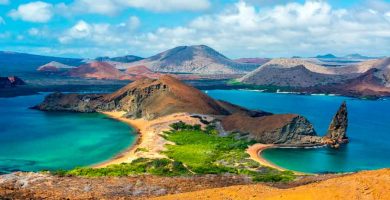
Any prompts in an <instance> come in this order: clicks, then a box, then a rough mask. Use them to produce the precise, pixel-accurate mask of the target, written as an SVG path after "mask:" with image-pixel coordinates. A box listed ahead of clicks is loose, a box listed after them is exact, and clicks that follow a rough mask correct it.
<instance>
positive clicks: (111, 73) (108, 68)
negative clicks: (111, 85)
mask: <svg viewBox="0 0 390 200" xmlns="http://www.w3.org/2000/svg"><path fill="white" fill-rule="evenodd" d="M67 75H69V76H72V77H80V78H95V79H111V80H120V79H127V76H126V75H125V74H124V73H123V72H121V71H120V70H118V69H117V68H115V67H114V66H112V65H110V64H108V63H106V62H91V63H88V64H84V65H81V66H79V67H76V68H72V69H71V70H70V71H69V72H68V73H67Z"/></svg>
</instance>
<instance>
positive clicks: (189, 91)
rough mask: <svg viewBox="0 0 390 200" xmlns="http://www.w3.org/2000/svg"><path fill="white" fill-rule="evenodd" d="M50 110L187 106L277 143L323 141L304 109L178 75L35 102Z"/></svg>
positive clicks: (154, 113)
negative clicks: (276, 110) (281, 107)
mask: <svg viewBox="0 0 390 200" xmlns="http://www.w3.org/2000/svg"><path fill="white" fill-rule="evenodd" d="M35 108H36V109H40V110H48V111H73V112H100V111H125V112H126V117H128V118H145V119H155V118H158V117H161V116H165V115H169V114H173V113H180V112H186V113H191V114H203V115H210V116H214V117H215V118H216V119H218V120H220V121H221V125H222V126H223V127H222V128H223V129H224V130H225V131H228V132H239V133H240V134H241V135H242V137H247V138H248V139H251V140H255V141H257V142H264V143H274V144H294V145H301V144H319V142H320V137H316V133H315V131H314V129H313V126H312V125H311V124H310V122H309V121H308V120H306V119H305V118H304V117H302V116H299V115H276V114H275V115H274V114H272V113H268V112H263V111H254V110H248V109H245V108H242V107H240V106H237V105H234V104H231V103H228V102H224V101H218V100H215V99H212V98H211V97H209V96H207V95H206V94H204V93H203V92H201V91H199V90H198V89H196V88H193V87H191V86H189V85H186V84H184V83H183V82H181V81H179V80H178V79H176V78H174V77H171V76H168V75H163V76H161V77H160V78H159V79H157V80H154V79H148V78H143V79H139V80H137V81H135V82H133V83H130V84H129V85H127V86H125V87H123V88H121V89H119V90H118V91H116V92H114V93H112V94H61V93H54V94H51V95H48V96H47V97H46V98H45V100H44V102H43V103H41V104H40V105H38V106H36V107H35Z"/></svg>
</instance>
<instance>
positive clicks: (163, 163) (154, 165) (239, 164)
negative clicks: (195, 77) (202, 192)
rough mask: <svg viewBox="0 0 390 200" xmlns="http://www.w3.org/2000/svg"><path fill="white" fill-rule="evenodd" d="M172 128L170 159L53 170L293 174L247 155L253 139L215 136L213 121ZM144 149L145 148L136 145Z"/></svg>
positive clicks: (284, 177) (258, 176)
mask: <svg viewBox="0 0 390 200" xmlns="http://www.w3.org/2000/svg"><path fill="white" fill-rule="evenodd" d="M171 128H172V130H171V131H167V132H164V134H163V135H162V136H163V137H164V138H165V139H167V140H169V141H171V142H174V143H175V145H167V150H166V151H164V152H163V153H164V154H165V155H166V156H167V157H168V158H169V159H146V158H140V159H137V160H134V161H133V162H132V163H123V164H116V165H110V166H108V167H105V168H97V169H94V168H75V169H73V170H69V171H64V170H61V171H56V172H52V173H53V174H56V175H60V176H64V175H74V176H87V177H97V176H128V175H137V174H153V175H159V176H182V175H192V174H222V173H231V174H241V175H248V176H250V177H252V180H254V181H262V182H276V181H290V180H293V179H294V178H295V176H294V174H293V173H292V172H290V171H286V172H280V171H278V170H275V169H272V168H269V167H262V166H260V165H259V164H258V163H257V162H256V161H253V160H252V159H250V158H249V155H248V154H247V153H246V152H245V150H246V148H247V147H248V146H249V145H252V144H254V142H252V141H247V140H242V139H236V138H235V135H230V136H226V137H221V136H218V132H217V131H216V130H215V126H214V125H213V124H209V125H207V126H206V127H205V129H204V130H203V129H202V128H201V126H200V125H188V124H185V123H183V122H177V123H174V124H172V125H171ZM137 150H138V151H145V150H146V149H140V148H139V149H137Z"/></svg>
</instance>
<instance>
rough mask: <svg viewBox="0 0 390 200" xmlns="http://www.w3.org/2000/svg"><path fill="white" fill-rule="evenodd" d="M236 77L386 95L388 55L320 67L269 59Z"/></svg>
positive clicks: (389, 91)
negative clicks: (339, 65) (353, 62)
mask: <svg viewBox="0 0 390 200" xmlns="http://www.w3.org/2000/svg"><path fill="white" fill-rule="evenodd" d="M238 80H239V81H240V82H243V83H246V84H252V85H266V86H267V85H272V86H279V87H286V86H287V87H292V88H300V89H298V90H297V91H299V92H309V93H335V94H342V95H350V96H365V95H369V96H386V95H390V58H383V59H375V60H368V61H364V62H360V63H357V64H353V65H346V66H342V67H324V66H321V65H318V64H315V63H312V62H309V61H307V60H303V59H273V60H271V61H269V62H267V63H266V64H264V65H262V66H261V67H259V68H258V69H256V70H254V71H253V72H251V73H248V74H247V75H245V76H243V77H242V78H240V79H238Z"/></svg>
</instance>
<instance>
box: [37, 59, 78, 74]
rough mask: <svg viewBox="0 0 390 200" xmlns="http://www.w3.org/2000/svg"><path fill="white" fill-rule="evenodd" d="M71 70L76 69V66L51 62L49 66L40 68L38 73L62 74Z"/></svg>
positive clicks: (45, 65)
mask: <svg viewBox="0 0 390 200" xmlns="http://www.w3.org/2000/svg"><path fill="white" fill-rule="evenodd" d="M71 68H74V66H69V65H65V64H62V63H59V62H56V61H51V62H49V63H47V64H44V65H42V66H40V67H38V69H37V71H39V72H46V73H60V72H63V71H64V70H69V69H71Z"/></svg>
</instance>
